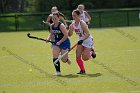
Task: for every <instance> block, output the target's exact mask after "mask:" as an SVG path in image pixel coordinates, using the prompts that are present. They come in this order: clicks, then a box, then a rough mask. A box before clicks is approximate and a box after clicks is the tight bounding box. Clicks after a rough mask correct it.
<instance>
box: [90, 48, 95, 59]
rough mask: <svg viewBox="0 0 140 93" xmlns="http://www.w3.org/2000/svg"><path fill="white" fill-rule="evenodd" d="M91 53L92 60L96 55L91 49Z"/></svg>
mask: <svg viewBox="0 0 140 93" xmlns="http://www.w3.org/2000/svg"><path fill="white" fill-rule="evenodd" d="M91 51H92V55H91V56H92V58H93V59H94V58H96V53H95V51H94V50H93V49H92V50H91Z"/></svg>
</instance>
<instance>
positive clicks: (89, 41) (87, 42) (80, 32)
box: [73, 20, 94, 48]
mask: <svg viewBox="0 0 140 93" xmlns="http://www.w3.org/2000/svg"><path fill="white" fill-rule="evenodd" d="M81 21H83V20H81ZM81 21H80V22H81ZM80 22H79V24H78V26H77V27H76V25H75V22H74V23H73V28H74V30H75V33H76V34H77V35H78V41H80V40H82V39H83V36H84V35H85V34H84V31H83V30H82V28H81V25H80ZM82 45H83V46H84V47H87V48H93V47H94V44H93V37H92V36H91V35H90V36H89V37H88V38H87V39H86V40H84V41H83V43H82Z"/></svg>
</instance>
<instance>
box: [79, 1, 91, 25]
mask: <svg viewBox="0 0 140 93" xmlns="http://www.w3.org/2000/svg"><path fill="white" fill-rule="evenodd" d="M77 9H78V10H79V11H80V17H81V19H82V20H83V21H85V22H86V23H87V24H89V23H90V20H91V17H90V15H89V14H88V12H87V11H85V10H84V9H85V6H84V5H83V4H80V5H78V7H77Z"/></svg>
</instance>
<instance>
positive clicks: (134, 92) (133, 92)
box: [130, 90, 140, 93]
mask: <svg viewBox="0 0 140 93" xmlns="http://www.w3.org/2000/svg"><path fill="white" fill-rule="evenodd" d="M130 93H140V90H136V91H130Z"/></svg>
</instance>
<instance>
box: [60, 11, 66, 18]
mask: <svg viewBox="0 0 140 93" xmlns="http://www.w3.org/2000/svg"><path fill="white" fill-rule="evenodd" d="M58 13H59V15H60V16H62V17H63V18H64V19H66V17H65V15H64V14H63V13H61V12H58Z"/></svg>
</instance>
